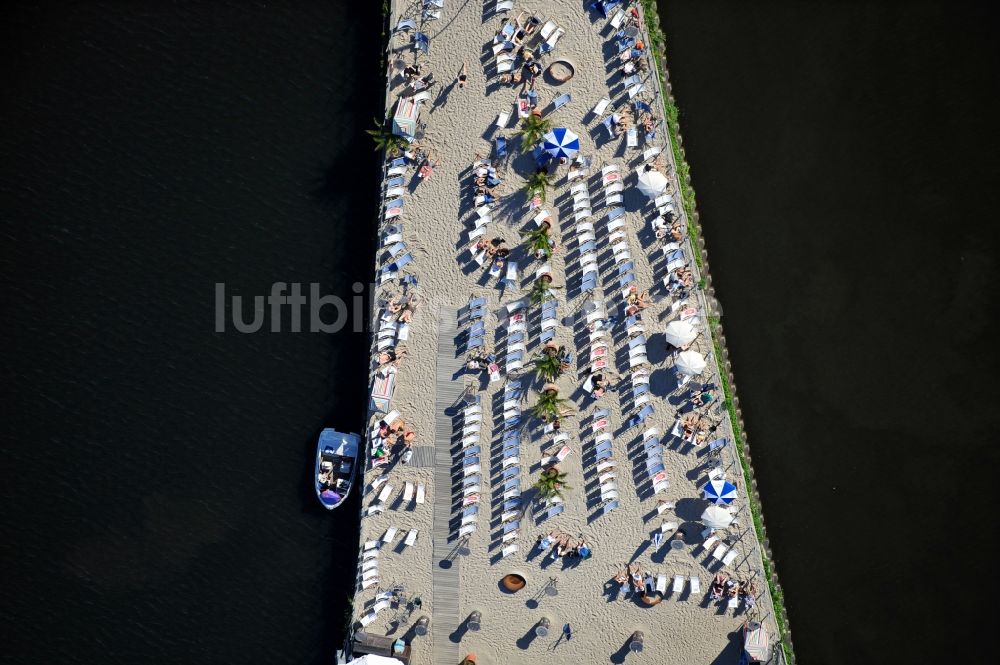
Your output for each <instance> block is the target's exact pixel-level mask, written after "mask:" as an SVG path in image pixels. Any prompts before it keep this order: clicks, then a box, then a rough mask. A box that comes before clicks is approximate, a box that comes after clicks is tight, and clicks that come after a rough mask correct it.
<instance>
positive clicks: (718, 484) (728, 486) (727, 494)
mask: <svg viewBox="0 0 1000 665" xmlns="http://www.w3.org/2000/svg"><path fill="white" fill-rule="evenodd" d="M701 490H702V492H704V493H705V498H706V499H708V500H709V501H711V502H712V503H714V504H716V505H717V506H723V505H729V504H730V503H732V502H733V500H734V499H735V498H736V486H735V485H733V484H732V483H727V482H726V481H725V480H712V481H710V482H709V483H708V484H707V485H705V486H704V487H702V488H701Z"/></svg>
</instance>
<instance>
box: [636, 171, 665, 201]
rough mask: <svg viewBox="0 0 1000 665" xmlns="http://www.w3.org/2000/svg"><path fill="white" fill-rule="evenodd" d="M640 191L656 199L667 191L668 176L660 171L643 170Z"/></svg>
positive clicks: (640, 178)
mask: <svg viewBox="0 0 1000 665" xmlns="http://www.w3.org/2000/svg"><path fill="white" fill-rule="evenodd" d="M639 191H640V192H642V193H643V194H645V195H646V196H648V197H649V198H651V199H655V198H656V197H657V196H659V195H660V194H662V193H663V192H665V191H667V176H665V175H663V174H662V173H660V172H659V171H643V172H642V173H640V174H639Z"/></svg>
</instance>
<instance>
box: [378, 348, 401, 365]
mask: <svg viewBox="0 0 1000 665" xmlns="http://www.w3.org/2000/svg"><path fill="white" fill-rule="evenodd" d="M405 355H406V349H405V348H402V347H400V348H398V349H387V350H385V351H380V352H379V354H378V363H379V366H380V367H382V366H384V365H388V364H390V363H396V364H397V365H398V364H399V361H400V360H402V359H403V356H405Z"/></svg>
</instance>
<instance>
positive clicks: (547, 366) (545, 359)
mask: <svg viewBox="0 0 1000 665" xmlns="http://www.w3.org/2000/svg"><path fill="white" fill-rule="evenodd" d="M533 362H534V366H535V374H537V375H538V378H540V379H542V380H543V381H555V380H556V379H558V378H559V376H560V375H561V374H562V372H563V368H562V360H560V358H559V356H558V355H556V354H555V353H549V352H548V349H544V350H543V351H542V353H541V354H539V355H538V356H537V357H536V358H535V359H534V361H533Z"/></svg>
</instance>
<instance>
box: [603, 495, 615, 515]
mask: <svg viewBox="0 0 1000 665" xmlns="http://www.w3.org/2000/svg"><path fill="white" fill-rule="evenodd" d="M618 505H619V504H618V499H615V500H614V501H609V502H607V503H606V504H604V507H603V508H602V509H601V514H602V515H607V514H608V513H610V512H611V511H612V510H616V509H617V508H618Z"/></svg>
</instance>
